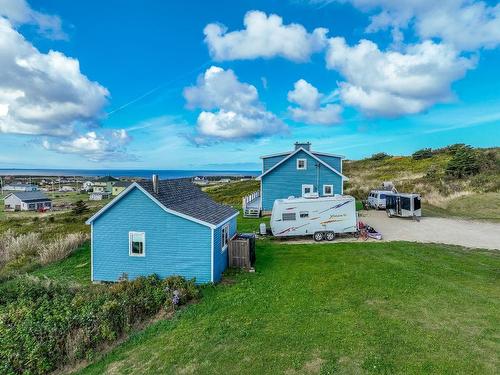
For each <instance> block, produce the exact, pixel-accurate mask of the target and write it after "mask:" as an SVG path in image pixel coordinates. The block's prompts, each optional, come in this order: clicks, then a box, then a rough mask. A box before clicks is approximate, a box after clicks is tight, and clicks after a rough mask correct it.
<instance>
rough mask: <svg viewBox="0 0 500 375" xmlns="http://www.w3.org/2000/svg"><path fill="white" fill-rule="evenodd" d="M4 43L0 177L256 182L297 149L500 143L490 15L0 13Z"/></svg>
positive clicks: (498, 17)
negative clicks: (188, 177)
mask: <svg viewBox="0 0 500 375" xmlns="http://www.w3.org/2000/svg"><path fill="white" fill-rule="evenodd" d="M402 3H404V4H402ZM207 25H208V26H207ZM326 29H328V30H326ZM2 39H3V40H4V41H5V42H4V43H2V42H0V150H1V151H0V167H4V168H5V167H12V168H16V167H19V168H39V167H45V168H134V169H257V168H258V167H259V158H258V157H259V156H260V155H262V154H268V153H275V152H280V151H285V150H288V149H290V148H291V147H292V143H293V142H295V141H310V142H312V144H313V148H314V149H316V150H318V151H324V152H332V153H341V154H344V155H346V157H347V158H350V159H357V158H362V157H365V156H368V155H371V154H372V153H375V152H379V151H385V152H388V153H391V154H408V153H411V152H413V151H415V150H416V149H419V148H422V147H440V146H444V145H447V144H451V143H459V142H460V143H468V144H471V145H474V146H478V147H489V146H498V141H499V139H500V137H499V134H500V132H499V130H498V126H499V123H500V70H499V69H498V66H499V64H500V51H499V49H498V46H499V44H500V6H499V5H497V2H481V1H472V0H471V1H468V0H444V1H442V2H436V1H430V0H429V1H428V0H419V1H416V0H409V1H405V2H400V1H396V0H345V1H335V0H333V1H328V0H324V1H322V0H311V1H306V0H303V1H300V0H295V1H283V0H282V1H269V0H268V1H217V2H207V1H184V2H163V1H118V0H116V1H63V0H51V1H35V0H31V1H29V2H25V1H22V0H17V1H13V0H0V40H2ZM2 71H3V73H2ZM2 82H3V83H2Z"/></svg>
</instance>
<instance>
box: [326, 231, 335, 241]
mask: <svg viewBox="0 0 500 375" xmlns="http://www.w3.org/2000/svg"><path fill="white" fill-rule="evenodd" d="M325 239H326V240H327V241H333V240H334V239H335V233H334V232H326V233H325Z"/></svg>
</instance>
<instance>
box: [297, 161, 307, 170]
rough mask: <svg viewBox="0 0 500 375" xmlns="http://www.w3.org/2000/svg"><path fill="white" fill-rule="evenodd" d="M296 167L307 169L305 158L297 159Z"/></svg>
mask: <svg viewBox="0 0 500 375" xmlns="http://www.w3.org/2000/svg"><path fill="white" fill-rule="evenodd" d="M297 169H299V170H304V169H307V159H297Z"/></svg>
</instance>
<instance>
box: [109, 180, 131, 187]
mask: <svg viewBox="0 0 500 375" xmlns="http://www.w3.org/2000/svg"><path fill="white" fill-rule="evenodd" d="M131 183H132V182H130V181H118V182H117V183H116V184H114V185H113V186H114V187H128V186H129V185H130V184H131Z"/></svg>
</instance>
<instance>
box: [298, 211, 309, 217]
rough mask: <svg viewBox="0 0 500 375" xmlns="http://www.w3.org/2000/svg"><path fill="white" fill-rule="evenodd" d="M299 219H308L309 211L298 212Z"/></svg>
mask: <svg viewBox="0 0 500 375" xmlns="http://www.w3.org/2000/svg"><path fill="white" fill-rule="evenodd" d="M299 217H300V218H301V219H306V218H308V217H309V211H300V212H299Z"/></svg>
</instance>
